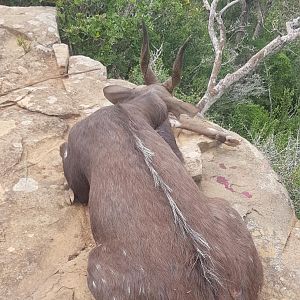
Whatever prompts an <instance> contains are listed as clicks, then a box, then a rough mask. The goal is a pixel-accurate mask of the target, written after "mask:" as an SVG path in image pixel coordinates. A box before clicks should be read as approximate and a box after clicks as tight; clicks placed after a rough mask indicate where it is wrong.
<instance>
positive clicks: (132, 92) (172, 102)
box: [103, 22, 239, 146]
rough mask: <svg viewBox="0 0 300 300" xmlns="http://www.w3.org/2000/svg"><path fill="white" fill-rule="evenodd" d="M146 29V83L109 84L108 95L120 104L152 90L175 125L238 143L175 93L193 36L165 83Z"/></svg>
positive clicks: (143, 58) (143, 65) (143, 60)
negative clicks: (154, 67)
mask: <svg viewBox="0 0 300 300" xmlns="http://www.w3.org/2000/svg"><path fill="white" fill-rule="evenodd" d="M142 29H143V44H142V49H141V62H140V67H141V71H142V74H143V78H144V83H145V86H138V87H136V88H133V89H131V88H126V87H123V86H119V85H111V86H107V87H105V88H104V90H103V92H104V95H105V97H106V98H107V99H108V100H109V101H110V102H112V103H113V104H117V103H120V102H127V101H130V100H132V99H134V98H136V97H137V96H139V97H143V95H145V94H146V93H149V92H151V93H153V95H155V96H158V97H159V98H160V99H161V100H163V102H164V103H165V104H166V106H167V109H168V112H169V113H172V114H173V115H174V116H175V117H174V116H173V118H172V122H171V124H172V126H173V127H178V128H182V129H186V130H190V131H193V132H196V133H199V134H203V135H206V136H208V137H210V138H213V139H216V140H219V141H220V142H222V143H227V144H228V145H231V146H236V145H238V144H239V141H237V140H235V139H234V138H232V137H231V136H228V135H226V133H225V132H224V131H221V130H220V129H215V128H212V126H211V125H208V124H207V123H205V122H204V121H203V120H201V119H199V118H193V117H195V116H196V115H197V114H198V113H199V109H198V108H197V107H196V106H194V105H192V104H190V103H187V102H184V101H182V100H179V99H177V98H176V97H174V96H173V95H172V93H173V91H174V89H175V88H176V86H178V84H179V83H180V80H181V73H182V65H183V56H184V52H185V49H186V47H187V45H188V42H189V40H190V37H189V38H188V39H187V40H186V41H185V42H184V44H183V45H182V46H181V47H180V48H179V50H178V53H177V55H176V59H175V61H174V64H173V69H172V75H171V76H170V78H169V79H167V80H166V81H165V82H163V83H160V82H159V80H158V79H157V76H156V75H155V73H154V72H153V70H152V69H151V66H150V50H149V37H148V32H147V29H146V26H145V23H144V22H143V23H142Z"/></svg>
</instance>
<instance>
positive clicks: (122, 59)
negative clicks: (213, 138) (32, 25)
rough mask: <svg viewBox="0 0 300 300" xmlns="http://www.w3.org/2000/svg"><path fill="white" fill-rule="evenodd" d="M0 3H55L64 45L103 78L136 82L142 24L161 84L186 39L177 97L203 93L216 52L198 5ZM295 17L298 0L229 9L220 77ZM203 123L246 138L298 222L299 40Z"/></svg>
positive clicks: (93, 0)
mask: <svg viewBox="0 0 300 300" xmlns="http://www.w3.org/2000/svg"><path fill="white" fill-rule="evenodd" d="M3 2H4V3H3ZM224 3H227V2H226V1H225V0H222V1H221V4H222V5H223V4H224ZM2 4H8V5H26V6H27V5H54V4H55V5H56V7H57V9H58V20H59V27H60V34H61V37H62V40H63V41H64V42H67V43H68V44H69V45H70V48H71V51H72V53H73V54H84V55H87V56H90V57H92V58H94V59H97V60H100V61H101V62H102V63H104V64H105V65H106V66H107V67H108V73H109V76H111V77H115V78H118V77H119V78H124V79H130V80H131V81H133V82H136V83H141V80H142V78H141V75H140V72H139V53H140V43H141V33H140V24H141V20H144V21H145V22H146V24H147V27H148V28H149V32H150V38H151V49H152V51H153V53H152V60H153V61H154V62H155V63H154V68H155V69H156V72H157V73H158V74H159V77H160V79H162V80H164V79H165V78H166V77H167V76H168V74H169V72H170V69H171V66H172V62H173V60H174V56H175V54H176V52H177V49H178V47H179V46H180V45H181V44H182V43H183V41H184V40H185V39H186V38H187V37H188V36H189V35H192V41H191V43H190V45H189V47H188V49H187V52H186V55H185V66H184V73H183V81H182V84H181V86H180V87H179V89H178V90H177V96H178V97H180V98H182V99H185V100H186V101H189V102H192V103H196V102H197V101H198V100H199V99H200V98H201V96H202V95H203V94H204V92H205V91H206V88H207V82H208V78H209V76H210V72H211V68H212V64H213V60H214V53H213V50H212V46H211V42H210V39H209V36H208V31H207V12H206V11H205V9H204V7H203V3H202V1H195V0H173V1H169V0H151V1H149V0H139V1H136V0H126V1H125V0H105V1H98V0H57V1H54V0H53V1H44V0H30V1H25V0H23V1H22V0H7V1H2ZM299 11H300V2H299V1H298V0H286V1H281V0H273V1H268V0H254V1H251V0H244V1H241V5H235V6H233V7H232V8H230V9H229V10H227V11H226V13H225V15H224V22H225V26H226V28H227V45H226V51H225V53H224V55H223V64H222V71H221V74H220V76H221V77H224V76H225V75H226V74H227V73H229V72H232V71H234V70H236V69H237V68H238V67H239V66H241V65H243V64H244V63H245V62H246V61H247V60H248V59H249V58H250V57H251V56H252V55H253V54H254V53H256V52H257V51H258V50H259V49H261V48H262V47H263V46H265V45H266V44H267V43H268V42H269V41H271V40H272V39H273V38H275V37H276V36H277V35H278V34H280V33H281V32H283V31H284V28H285V22H286V21H288V20H289V19H292V18H293V17H296V16H297V13H298V14H299ZM208 117H210V118H211V119H213V120H215V121H217V122H219V123H221V124H222V125H223V126H224V127H227V128H230V129H232V130H234V131H236V132H237V133H239V134H241V135H242V136H244V137H245V138H247V139H249V140H250V141H252V142H253V143H255V144H256V145H257V146H258V147H259V148H260V149H261V150H262V151H263V152H264V153H265V154H266V156H267V157H268V158H269V159H270V161H271V163H272V165H273V167H274V169H275V170H276V171H277V172H278V173H279V175H280V176H281V177H282V181H283V182H284V183H285V185H286V186H287V188H288V190H289V192H290V195H291V197H292V199H293V201H294V204H295V207H296V211H297V213H298V216H300V167H299V162H300V158H299V153H300V150H299V148H300V143H299V134H300V133H299V132H300V42H296V43H294V44H291V45H288V46H287V47H285V48H284V50H283V51H281V52H279V53H277V54H276V55H273V56H271V57H270V58H269V59H267V60H266V61H265V62H264V63H263V64H261V65H260V67H259V68H258V69H257V70H256V71H255V73H254V74H252V75H251V76H248V77H247V78H245V79H243V80H241V81H240V82H239V83H238V84H236V85H234V86H232V88H231V90H229V91H228V92H227V93H226V94H225V95H224V96H223V97H222V98H221V99H220V100H219V101H218V102H217V103H216V104H215V105H214V106H213V107H212V108H211V110H210V111H209V115H208Z"/></svg>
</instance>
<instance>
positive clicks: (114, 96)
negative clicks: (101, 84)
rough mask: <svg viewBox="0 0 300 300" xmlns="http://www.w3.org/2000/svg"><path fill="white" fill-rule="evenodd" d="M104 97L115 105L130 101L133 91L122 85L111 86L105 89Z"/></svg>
mask: <svg viewBox="0 0 300 300" xmlns="http://www.w3.org/2000/svg"><path fill="white" fill-rule="evenodd" d="M103 93H104V96H105V98H106V99H107V100H109V101H110V102H111V103H113V104H117V103H121V102H123V101H125V100H128V99H129V98H130V96H131V95H132V94H133V90H132V89H130V88H127V87H124V86H120V85H109V86H106V87H105V88H104V89H103Z"/></svg>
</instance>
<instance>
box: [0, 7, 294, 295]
mask: <svg viewBox="0 0 300 300" xmlns="http://www.w3.org/2000/svg"><path fill="white" fill-rule="evenodd" d="M0 70H1V74H0V141H1V142H0V151H1V153H2V156H1V160H0V175H1V181H0V216H1V217H0V254H1V255H0V257H1V258H0V286H1V288H0V299H22V300H23V299H38V300H42V299H63V300H68V299H70V300H71V299H78V300H87V299H91V296H90V293H89V291H88V288H87V285H86V264H87V254H88V251H89V249H90V248H91V247H92V245H93V240H92V238H91V235H90V229H89V224H88V217H87V212H86V208H85V207H82V206H75V205H70V198H69V194H68V191H66V190H65V189H64V177H63V172H62V165H61V160H60V156H59V145H60V144H61V143H62V142H63V141H64V140H65V139H66V137H67V134H68V130H69V128H70V126H72V125H73V124H74V123H75V122H77V121H78V120H79V119H80V118H83V117H85V116H87V115H89V114H91V113H92V112H94V111H95V110H97V109H99V108H101V107H103V106H106V105H109V103H108V101H107V100H106V99H105V98H104V96H103V91H102V90H103V87H105V86H107V85H109V84H112V83H116V82H117V83H118V84H123V85H126V86H129V87H130V86H133V85H132V84H131V83H129V82H125V81H121V80H112V79H111V80H109V79H107V77H106V68H105V66H103V65H102V64H101V63H100V62H97V61H94V60H92V59H90V58H88V57H84V56H71V57H69V51H68V48H67V47H66V45H61V44H60V39H59V34H58V30H57V24H56V11H55V9H53V8H47V7H28V8H20V7H17V8H16V7H6V6H0ZM66 74H68V75H69V76H65V75H66ZM176 135H177V140H178V143H179V145H180V148H181V149H182V151H183V153H184V157H185V159H186V166H187V168H188V169H189V171H190V173H191V175H192V176H193V177H194V178H195V179H196V180H197V182H199V183H198V184H199V188H200V189H201V190H202V191H203V192H204V193H205V194H206V195H207V196H209V197H222V198H225V199H227V200H228V201H230V203H231V204H232V206H233V207H234V208H236V209H237V211H238V212H239V213H240V214H241V216H242V217H243V219H244V220H245V222H246V224H247V226H248V228H249V230H250V231H251V233H252V235H253V238H254V241H255V243H256V245H257V248H258V251H259V253H260V256H261V258H262V260H263V264H264V269H265V287H264V290H263V293H262V299H266V300H267V299H270V300H271V299H272V300H275V299H278V300H283V299H288V300H296V299H298V298H299V295H300V286H299V282H300V224H299V221H297V219H296V218H295V215H294V211H293V209H292V207H291V203H290V199H289V196H288V194H287V192H286V190H285V188H284V187H283V185H282V184H281V183H280V179H279V178H278V176H277V175H276V174H275V173H274V172H273V170H272V169H271V167H270V166H269V163H268V162H267V160H266V159H265V158H264V157H263V155H262V154H261V153H260V152H259V151H258V150H257V149H256V148H255V147H253V146H252V145H251V144H250V143H249V142H247V141H246V140H244V139H242V143H241V145H239V146H238V147H236V148H231V147H228V146H226V145H219V144H217V143H215V142H214V141H211V140H209V139H207V138H205V137H201V136H197V135H194V134H191V133H188V132H185V131H181V132H178V131H177V132H176ZM239 138H240V137H239ZM200 179H201V180H200ZM297 282H298V284H297ZM297 295H298V296H297Z"/></svg>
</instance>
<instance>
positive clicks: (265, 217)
mask: <svg viewBox="0 0 300 300" xmlns="http://www.w3.org/2000/svg"><path fill="white" fill-rule="evenodd" d="M232 135H233V136H234V137H236V138H238V139H241V137H240V136H238V135H237V134H234V133H232ZM177 140H178V144H179V148H180V149H181V150H184V148H183V147H182V145H186V144H187V143H189V144H190V143H192V144H194V145H197V144H198V145H199V148H200V149H201V158H202V168H201V169H199V171H198V172H199V173H202V179H201V182H200V184H199V188H200V189H201V190H202V191H203V192H204V194H205V195H206V196H208V197H222V198H224V199H226V200H227V201H229V202H230V203H231V205H232V207H234V208H235V209H236V210H237V211H238V212H239V214H240V215H241V216H242V217H243V219H244V220H245V222H246V224H247V227H248V229H249V230H250V232H251V233H252V236H253V239H254V242H255V244H256V247H257V249H258V252H259V254H260V257H261V258H262V261H263V264H264V275H265V286H264V290H263V293H262V299H268V300H269V299H272V300H283V299H284V300H288V299H294V300H296V299H298V298H299V295H300V286H299V282H300V255H299V249H300V233H299V230H300V229H299V221H297V219H296V217H295V213H294V210H293V208H292V205H291V202H290V198H289V196H288V193H287V191H286V189H285V188H284V186H283V185H282V184H281V183H280V180H279V178H278V176H277V174H276V173H275V172H274V171H273V170H272V168H271V167H270V165H269V163H268V161H267V160H266V159H265V158H264V156H263V155H262V154H261V153H260V152H259V151H258V150H257V149H256V148H255V147H254V146H253V145H251V144H250V143H249V142H248V141H247V140H245V139H242V142H241V145H239V146H238V147H235V148H233V147H229V146H226V145H224V144H218V143H216V142H215V141H211V140H209V139H208V138H206V137H201V136H199V135H196V134H193V133H190V132H187V131H184V130H183V131H181V132H180V133H178V132H177ZM194 172H196V171H195V170H194ZM296 249H298V250H296Z"/></svg>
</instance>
